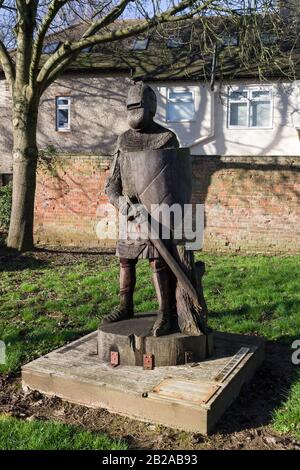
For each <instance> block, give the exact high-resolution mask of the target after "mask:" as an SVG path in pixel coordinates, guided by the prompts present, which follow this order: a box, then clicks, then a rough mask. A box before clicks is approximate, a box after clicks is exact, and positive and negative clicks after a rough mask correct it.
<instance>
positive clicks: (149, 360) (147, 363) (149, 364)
mask: <svg viewBox="0 0 300 470" xmlns="http://www.w3.org/2000/svg"><path fill="white" fill-rule="evenodd" d="M143 369H145V370H152V369H154V356H153V354H144V355H143Z"/></svg>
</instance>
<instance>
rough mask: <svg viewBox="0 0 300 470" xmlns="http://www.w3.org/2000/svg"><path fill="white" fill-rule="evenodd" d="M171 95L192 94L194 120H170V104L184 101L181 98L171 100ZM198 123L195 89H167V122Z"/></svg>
mask: <svg viewBox="0 0 300 470" xmlns="http://www.w3.org/2000/svg"><path fill="white" fill-rule="evenodd" d="M171 93H191V94H192V99H191V100H190V101H191V102H192V103H193V105H194V117H193V119H170V117H169V103H180V101H182V100H181V99H180V98H178V99H176V98H170V94H171ZM195 121H196V106H195V89H194V88H192V87H188V88H187V87H184V88H183V87H181V88H177V87H175V88H174V87H172V88H167V106H166V122H170V123H172V122H195Z"/></svg>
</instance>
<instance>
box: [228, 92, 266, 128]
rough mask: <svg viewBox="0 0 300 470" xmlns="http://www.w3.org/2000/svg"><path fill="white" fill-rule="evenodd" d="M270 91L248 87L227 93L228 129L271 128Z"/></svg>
mask: <svg viewBox="0 0 300 470" xmlns="http://www.w3.org/2000/svg"><path fill="white" fill-rule="evenodd" d="M272 118H273V117H272V89H271V88H270V87H248V88H243V89H241V88H235V89H230V90H229V93H228V127H235V128H236V127H239V128H248V127H249V128H268V127H272Z"/></svg>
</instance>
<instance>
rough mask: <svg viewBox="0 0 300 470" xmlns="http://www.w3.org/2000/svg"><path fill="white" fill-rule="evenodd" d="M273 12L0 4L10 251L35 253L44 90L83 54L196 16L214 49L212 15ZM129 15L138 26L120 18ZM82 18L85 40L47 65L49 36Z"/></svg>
mask: <svg viewBox="0 0 300 470" xmlns="http://www.w3.org/2000/svg"><path fill="white" fill-rule="evenodd" d="M270 12H272V13H273V14H274V2H273V1H272V0H240V1H238V0H166V1H164V2H162V1H159V0H150V1H149V0H148V1H142V0H98V1H97V0H0V28H1V30H0V61H1V64H2V68H3V71H4V74H5V77H6V80H7V82H8V83H9V86H10V90H11V95H12V124H13V201H12V214H11V223H10V229H9V235H8V241H7V244H8V246H9V247H12V248H15V249H17V250H20V251H25V250H30V249H32V248H33V215H34V197H35V187H36V168H37V159H38V148H37V120H38V110H39V103H40V99H41V96H42V94H43V93H44V91H45V90H46V89H47V88H48V87H49V86H50V85H51V84H52V83H53V82H54V81H55V79H56V78H57V77H58V76H59V75H60V74H61V73H62V72H63V71H64V70H65V69H66V68H67V67H68V66H69V65H70V64H71V63H72V61H74V59H76V57H77V56H78V54H79V53H80V52H81V51H83V50H84V49H85V48H87V47H89V46H94V45H96V44H98V45H101V44H105V43H112V42H115V41H121V40H123V39H125V38H128V37H131V36H136V35H139V34H141V33H143V32H145V31H147V30H149V29H151V28H157V27H159V26H160V25H162V24H164V23H168V24H170V25H172V26H174V27H175V25H176V24H182V22H183V21H185V20H188V19H191V18H193V17H197V18H198V19H200V20H201V21H202V23H203V32H202V35H201V41H202V42H203V40H204V43H206V45H205V48H206V50H207V51H209V50H210V47H211V46H212V45H214V44H216V42H218V41H220V29H218V28H217V29H215V28H214V27H213V26H212V22H211V18H212V17H216V16H218V17H219V18H221V19H222V20H224V19H225V18H231V19H233V21H235V22H236V24H240V23H242V21H243V19H244V18H245V17H247V18H249V17H251V18H256V17H255V14H256V13H257V14H260V15H263V14H265V15H266V14H269V13H270ZM126 17H127V18H128V17H131V18H138V19H139V21H137V22H131V23H126V22H123V23H122V22H120V21H119V20H120V19H122V18H123V19H124V18H126ZM79 21H80V22H81V23H82V24H83V25H85V28H84V32H83V33H82V35H81V37H80V38H77V39H74V40H70V39H68V38H66V40H65V41H63V43H62V44H61V45H60V47H59V48H58V50H57V51H55V52H53V53H52V54H51V55H49V56H48V57H47V58H46V60H43V61H41V59H42V58H43V46H44V44H45V42H47V37H48V36H49V34H51V33H54V32H55V31H58V30H61V29H62V28H65V27H66V26H68V25H71V24H74V23H76V22H79ZM262 52H263V50H262ZM267 59H269V58H268V57H267Z"/></svg>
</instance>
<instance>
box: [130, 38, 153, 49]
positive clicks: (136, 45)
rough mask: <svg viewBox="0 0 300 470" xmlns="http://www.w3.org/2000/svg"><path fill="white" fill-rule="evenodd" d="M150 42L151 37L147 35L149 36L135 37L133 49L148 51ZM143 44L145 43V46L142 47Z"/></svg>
mask: <svg viewBox="0 0 300 470" xmlns="http://www.w3.org/2000/svg"><path fill="white" fill-rule="evenodd" d="M149 42H150V38H149V37H147V38H135V39H134V41H133V43H132V47H131V50H132V51H136V52H140V51H146V50H147V49H148V46H149ZM142 44H144V46H143V47H142Z"/></svg>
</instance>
